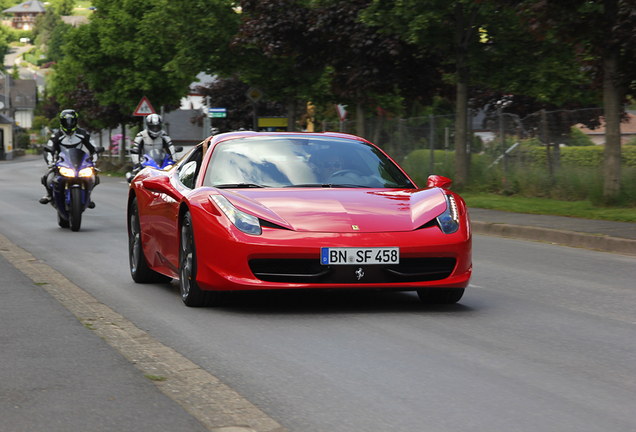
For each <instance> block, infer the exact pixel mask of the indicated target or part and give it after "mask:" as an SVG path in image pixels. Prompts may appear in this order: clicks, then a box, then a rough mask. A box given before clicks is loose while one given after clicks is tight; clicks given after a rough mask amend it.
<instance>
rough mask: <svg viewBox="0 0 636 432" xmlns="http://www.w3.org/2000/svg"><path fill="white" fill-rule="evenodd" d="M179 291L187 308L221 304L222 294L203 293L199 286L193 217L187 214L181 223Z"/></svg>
mask: <svg viewBox="0 0 636 432" xmlns="http://www.w3.org/2000/svg"><path fill="white" fill-rule="evenodd" d="M179 291H180V292H181V299H182V300H183V303H184V304H185V305H186V306H189V307H200V306H217V305H219V304H220V303H221V293H219V292H216V291H203V290H202V289H201V288H199V285H198V284H197V250H196V247H195V243H194V229H193V228H192V217H191V216H190V213H189V212H187V213H186V214H185V215H183V219H182V222H181V236H180V239H179Z"/></svg>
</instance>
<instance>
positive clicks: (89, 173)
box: [79, 167, 93, 177]
mask: <svg viewBox="0 0 636 432" xmlns="http://www.w3.org/2000/svg"><path fill="white" fill-rule="evenodd" d="M92 175H93V168H91V167H88V168H84V169H82V170H80V172H79V177H91V176H92Z"/></svg>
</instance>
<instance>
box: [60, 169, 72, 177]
mask: <svg viewBox="0 0 636 432" xmlns="http://www.w3.org/2000/svg"><path fill="white" fill-rule="evenodd" d="M60 175H63V176H64V177H75V170H72V169H70V168H64V167H60Z"/></svg>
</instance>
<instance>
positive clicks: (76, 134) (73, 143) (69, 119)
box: [40, 109, 99, 208]
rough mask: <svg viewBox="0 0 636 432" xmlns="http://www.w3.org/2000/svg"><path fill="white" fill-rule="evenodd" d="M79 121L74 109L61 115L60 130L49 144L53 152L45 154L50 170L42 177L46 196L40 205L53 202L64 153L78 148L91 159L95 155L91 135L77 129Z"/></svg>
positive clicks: (96, 179)
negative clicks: (57, 164) (57, 171)
mask: <svg viewBox="0 0 636 432" xmlns="http://www.w3.org/2000/svg"><path fill="white" fill-rule="evenodd" d="M77 120H78V115H77V113H76V112H75V111H74V110H72V109H66V110H64V111H62V112H61V113H60V128H59V129H57V130H56V131H54V132H53V133H52V134H51V137H50V138H49V142H48V143H47V147H50V148H51V149H52V152H49V151H45V152H44V160H45V161H46V164H47V166H48V169H47V171H46V173H45V174H44V176H43V177H42V183H43V184H44V187H45V188H46V195H44V196H43V197H42V198H40V204H48V203H50V202H51V189H50V186H51V183H52V182H53V180H54V179H55V163H56V162H57V159H58V157H59V154H60V153H61V152H62V151H64V150H66V149H69V148H77V149H80V150H83V151H85V152H87V153H89V154H90V156H91V157H93V155H94V154H95V146H94V145H93V143H92V141H91V136H90V134H89V133H88V132H87V131H85V130H84V129H81V128H79V127H77ZM98 183H99V177H98V176H95V185H97V184H98ZM88 208H95V203H94V202H92V201H91V202H90V203H89V205H88Z"/></svg>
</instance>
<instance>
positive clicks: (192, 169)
mask: <svg viewBox="0 0 636 432" xmlns="http://www.w3.org/2000/svg"><path fill="white" fill-rule="evenodd" d="M196 172H197V162H196V161H190V162H187V163H186V164H184V165H183V166H182V167H181V169H180V170H179V180H180V181H181V183H183V185H184V186H185V187H187V188H188V189H194V183H195V181H196V175H195V174H196Z"/></svg>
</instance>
